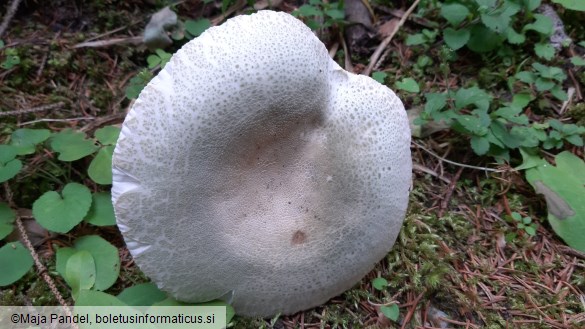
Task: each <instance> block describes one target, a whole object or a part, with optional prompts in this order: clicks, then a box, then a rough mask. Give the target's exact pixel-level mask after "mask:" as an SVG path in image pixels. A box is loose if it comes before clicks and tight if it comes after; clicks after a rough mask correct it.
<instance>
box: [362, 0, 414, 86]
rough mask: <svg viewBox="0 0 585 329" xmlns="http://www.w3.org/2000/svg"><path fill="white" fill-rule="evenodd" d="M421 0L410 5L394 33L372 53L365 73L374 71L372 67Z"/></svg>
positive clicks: (368, 73)
mask: <svg viewBox="0 0 585 329" xmlns="http://www.w3.org/2000/svg"><path fill="white" fill-rule="evenodd" d="M419 1H420V0H416V1H415V2H414V3H413V4H412V6H410V8H408V10H407V11H406V12H405V13H404V15H402V18H400V22H398V24H396V26H395V27H394V30H393V31H392V33H390V35H389V36H387V37H386V39H384V40H383V41H382V43H380V45H379V46H378V48H376V51H374V53H373V54H372V57H370V64H368V67H366V69H365V70H364V71H363V72H362V74H363V75H367V76H369V75H370V73H372V69H373V68H374V66H375V65H376V62H378V59H379V58H380V55H381V54H382V52H383V51H384V49H386V47H388V45H389V44H390V41H392V38H394V36H395V35H396V33H397V32H398V30H399V29H400V27H401V26H402V25H404V23H405V22H406V19H407V18H408V16H410V14H411V13H412V12H413V10H414V8H416V6H417V5H418V3H419Z"/></svg>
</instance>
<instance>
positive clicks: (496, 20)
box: [481, 13, 511, 33]
mask: <svg viewBox="0 0 585 329" xmlns="http://www.w3.org/2000/svg"><path fill="white" fill-rule="evenodd" d="M510 21H511V17H510V16H509V15H506V14H496V13H490V14H481V22H482V23H483V24H484V25H485V26H487V28H489V29H490V30H492V31H494V32H496V33H502V32H504V31H506V29H507V28H508V26H510Z"/></svg>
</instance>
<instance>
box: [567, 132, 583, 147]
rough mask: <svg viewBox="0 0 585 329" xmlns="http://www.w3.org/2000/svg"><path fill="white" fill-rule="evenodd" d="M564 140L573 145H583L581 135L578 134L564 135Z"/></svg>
mask: <svg viewBox="0 0 585 329" xmlns="http://www.w3.org/2000/svg"><path fill="white" fill-rule="evenodd" d="M565 140H566V141H567V142H569V143H571V144H573V145H575V146H579V147H582V146H583V137H581V136H579V135H569V136H567V137H565Z"/></svg>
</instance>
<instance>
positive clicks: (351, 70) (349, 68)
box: [339, 32, 353, 72]
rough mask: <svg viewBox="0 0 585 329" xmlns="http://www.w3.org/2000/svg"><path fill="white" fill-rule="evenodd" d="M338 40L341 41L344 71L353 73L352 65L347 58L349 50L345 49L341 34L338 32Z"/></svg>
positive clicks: (345, 45)
mask: <svg viewBox="0 0 585 329" xmlns="http://www.w3.org/2000/svg"><path fill="white" fill-rule="evenodd" d="M339 39H340V40H341V46H342V47H343V55H344V56H343V62H344V66H345V70H346V71H348V72H353V65H352V64H351V58H350V57H349V50H348V49H347V44H346V42H345V38H344V37H343V34H342V33H341V32H339Z"/></svg>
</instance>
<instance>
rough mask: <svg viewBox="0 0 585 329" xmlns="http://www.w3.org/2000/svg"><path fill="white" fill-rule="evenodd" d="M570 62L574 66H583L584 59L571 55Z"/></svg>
mask: <svg viewBox="0 0 585 329" xmlns="http://www.w3.org/2000/svg"><path fill="white" fill-rule="evenodd" d="M571 63H573V65H575V66H585V59H584V58H583V57H579V56H573V57H571Z"/></svg>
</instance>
